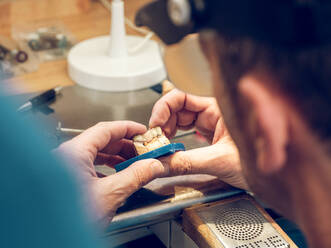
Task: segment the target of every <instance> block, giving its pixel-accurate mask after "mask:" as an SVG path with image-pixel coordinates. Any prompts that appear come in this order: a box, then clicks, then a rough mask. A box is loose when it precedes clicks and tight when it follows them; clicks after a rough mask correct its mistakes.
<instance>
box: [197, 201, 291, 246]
mask: <svg viewBox="0 0 331 248" xmlns="http://www.w3.org/2000/svg"><path fill="white" fill-rule="evenodd" d="M198 215H199V216H200V218H201V219H202V220H203V221H204V222H205V223H206V224H207V226H208V227H209V228H210V229H211V230H212V232H213V233H214V234H215V236H216V237H217V239H218V240H219V241H220V242H221V243H222V244H223V246H224V247H225V248H230V247H231V248H289V247H290V245H289V243H288V242H287V241H286V240H285V239H284V238H283V237H282V236H281V235H280V234H279V233H278V232H277V231H276V229H275V228H274V227H273V226H272V225H271V223H270V222H269V221H268V220H266V219H265V217H264V216H263V215H262V214H261V212H260V211H259V210H258V209H257V208H256V207H255V206H254V205H253V204H252V202H251V201H249V200H247V199H241V200H238V201H233V202H230V203H227V204H221V205H214V206H210V207H206V208H203V209H202V210H200V211H199V212H198Z"/></svg>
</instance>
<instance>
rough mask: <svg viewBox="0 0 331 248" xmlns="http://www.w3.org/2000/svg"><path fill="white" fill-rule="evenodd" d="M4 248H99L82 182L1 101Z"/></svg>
mask: <svg viewBox="0 0 331 248" xmlns="http://www.w3.org/2000/svg"><path fill="white" fill-rule="evenodd" d="M0 118H1V128H0V161H1V162H0V164H1V167H0V168H1V171H0V226H1V227H0V247H3V248H7V247H15V248H16V247H25V248H30V247H31V248H46V247H47V248H52V247H54V248H55V247H56V248H59V247H61V248H74V247H80V248H85V247H86V248H87V247H89V248H92V247H93V248H98V247H101V246H102V244H101V241H100V240H99V239H98V238H97V231H96V228H95V227H93V226H92V225H91V223H89V222H88V217H87V213H86V212H84V208H83V200H82V197H81V192H80V191H79V187H77V182H75V180H74V178H73V176H72V175H70V173H69V172H68V171H67V170H66V168H65V166H63V162H62V161H60V160H59V159H57V158H55V157H54V156H52V155H51V154H50V150H49V146H48V145H47V144H46V142H45V141H43V140H42V138H40V137H39V135H38V132H37V128H38V127H37V126H36V125H37V124H36V123H33V124H32V123H27V122H26V121H25V122H23V120H22V119H20V117H19V116H18V115H17V114H16V113H15V110H14V108H13V107H12V106H11V103H10V102H9V100H8V99H6V98H5V97H2V96H0Z"/></svg>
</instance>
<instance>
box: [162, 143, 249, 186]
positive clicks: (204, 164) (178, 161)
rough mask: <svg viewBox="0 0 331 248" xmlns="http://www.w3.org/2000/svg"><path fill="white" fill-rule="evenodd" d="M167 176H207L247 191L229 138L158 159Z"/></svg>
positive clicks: (233, 145) (236, 152)
mask: <svg viewBox="0 0 331 248" xmlns="http://www.w3.org/2000/svg"><path fill="white" fill-rule="evenodd" d="M160 161H161V162H162V164H163V166H164V167H165V168H166V170H167V171H168V174H169V175H172V176H176V175H188V174H208V175H212V176H217V177H218V178H219V179H220V180H222V181H223V182H226V183H228V184H230V185H232V186H234V187H237V188H241V189H246V190H248V185H247V183H246V180H245V178H244V176H243V172H242V168H241V165H240V158H239V153H238V150H237V147H236V146H235V144H234V143H233V141H232V139H231V138H230V137H229V136H226V137H223V138H222V139H221V140H219V141H218V142H217V143H215V144H214V145H210V146H207V147H202V148H197V149H192V150H188V151H182V152H176V153H175V154H173V155H172V156H169V157H163V158H160Z"/></svg>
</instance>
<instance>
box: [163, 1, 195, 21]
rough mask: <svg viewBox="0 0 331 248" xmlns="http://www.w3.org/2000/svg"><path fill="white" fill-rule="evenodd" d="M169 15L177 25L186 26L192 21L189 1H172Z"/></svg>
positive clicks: (169, 4) (169, 5)
mask: <svg viewBox="0 0 331 248" xmlns="http://www.w3.org/2000/svg"><path fill="white" fill-rule="evenodd" d="M168 13H169V16H170V18H171V20H172V22H173V23H174V24H175V25H178V26H182V25H186V24H188V23H189V21H190V20H191V5H190V3H189V1H188V0H170V1H168Z"/></svg>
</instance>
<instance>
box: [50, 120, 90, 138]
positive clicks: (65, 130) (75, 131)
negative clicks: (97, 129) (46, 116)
mask: <svg viewBox="0 0 331 248" xmlns="http://www.w3.org/2000/svg"><path fill="white" fill-rule="evenodd" d="M56 131H57V132H58V133H65V134H72V135H78V134H81V133H82V132H84V131H85V130H84V129H74V128H64V127H62V123H61V122H60V121H59V122H58V123H57V127H56Z"/></svg>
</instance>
